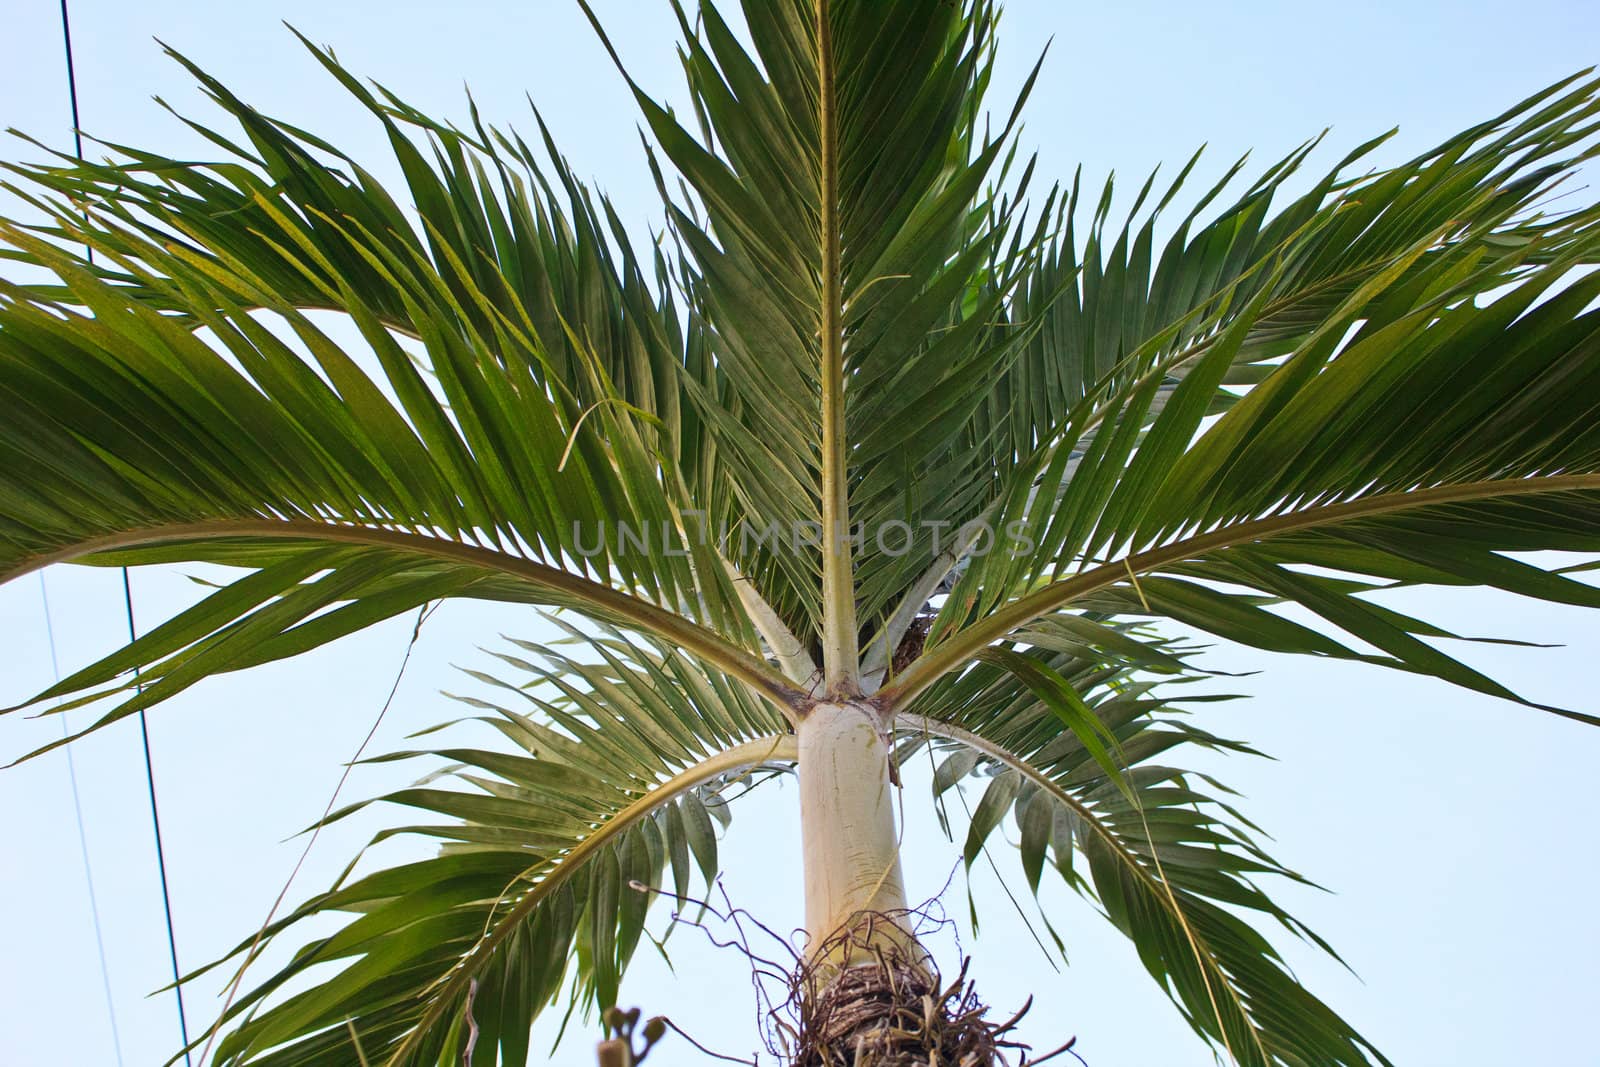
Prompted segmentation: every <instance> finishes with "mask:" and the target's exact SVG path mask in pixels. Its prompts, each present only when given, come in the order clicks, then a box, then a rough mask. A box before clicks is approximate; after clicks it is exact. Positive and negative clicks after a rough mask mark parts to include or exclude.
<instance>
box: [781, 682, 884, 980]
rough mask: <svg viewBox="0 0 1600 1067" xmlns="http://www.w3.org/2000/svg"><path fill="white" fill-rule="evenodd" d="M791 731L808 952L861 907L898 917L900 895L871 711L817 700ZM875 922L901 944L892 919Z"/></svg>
mask: <svg viewBox="0 0 1600 1067" xmlns="http://www.w3.org/2000/svg"><path fill="white" fill-rule="evenodd" d="M797 734H798V741H799V754H800V838H801V845H802V848H803V849H804V859H805V890H806V931H807V933H808V934H809V935H810V943H811V946H812V949H813V951H815V949H816V948H817V947H818V946H820V945H822V944H823V943H824V942H825V941H827V940H828V939H830V938H831V937H832V936H833V935H834V934H836V933H837V932H839V931H840V930H841V929H843V928H845V927H847V926H850V925H853V924H854V922H855V921H856V920H858V919H859V918H861V917H862V916H863V914H864V913H885V912H886V913H888V914H889V915H891V916H893V917H894V918H896V919H899V920H902V924H903V918H904V913H905V909H906V894H905V883H904V880H903V879H902V876H901V873H900V849H899V842H898V840H897V838H896V834H895V823H894V801H893V794H892V792H891V790H890V786H889V749H888V745H887V744H886V743H885V740H884V737H883V735H882V734H881V733H880V732H879V719H878V716H877V714H876V712H874V711H873V710H871V709H870V708H865V707H862V706H860V705H855V704H818V705H815V706H814V707H813V708H812V709H811V710H810V712H808V713H807V714H806V716H805V717H804V718H803V719H802V720H801V721H800V725H799V727H798V730H797ZM878 925H881V926H883V927H884V929H883V931H882V935H883V937H884V939H885V940H886V941H889V940H892V941H895V942H898V943H901V944H902V945H903V944H904V941H905V937H904V935H903V933H902V928H901V926H900V925H895V924H886V923H879V924H878ZM828 955H832V953H831V952H830V953H828ZM813 962H816V961H815V960H813ZM838 962H842V961H838Z"/></svg>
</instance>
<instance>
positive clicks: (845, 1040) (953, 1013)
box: [788, 915, 1027, 1067]
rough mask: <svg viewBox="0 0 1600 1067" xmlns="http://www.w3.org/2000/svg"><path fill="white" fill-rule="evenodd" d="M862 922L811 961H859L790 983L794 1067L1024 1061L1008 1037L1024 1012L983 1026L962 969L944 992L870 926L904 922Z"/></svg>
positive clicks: (952, 1066) (921, 960)
mask: <svg viewBox="0 0 1600 1067" xmlns="http://www.w3.org/2000/svg"><path fill="white" fill-rule="evenodd" d="M863 918H864V919H865V920H866V921H864V922H861V923H858V924H857V925H855V926H853V927H851V928H850V929H849V930H847V931H841V932H840V933H839V934H837V935H835V939H836V940H837V941H838V942H839V943H838V944H830V945H828V946H826V949H827V950H826V951H823V952H821V953H817V954H816V955H814V956H813V957H812V958H813V959H830V958H832V959H837V958H840V957H848V958H850V959H852V960H855V961H857V962H855V963H853V964H852V965H851V966H848V967H846V968H844V969H843V970H837V969H835V968H833V967H829V966H802V967H801V969H800V970H799V971H798V972H797V973H796V975H795V979H794V986H793V989H792V991H791V996H790V1002H789V1005H788V1009H789V1011H790V1012H792V1013H793V1017H794V1019H795V1023H796V1026H795V1031H796V1033H795V1049H794V1056H793V1059H792V1060H791V1063H792V1064H793V1065H794V1067H992V1065H996V1064H1002V1063H1005V1062H1006V1060H1005V1058H1004V1052H1005V1050H1008V1049H1011V1050H1016V1051H1018V1052H1019V1053H1021V1054H1025V1053H1026V1050H1027V1046H1026V1045H1023V1044H1021V1043H1019V1042H1016V1041H1012V1040H1009V1039H1008V1037H1007V1035H1008V1034H1010V1033H1011V1032H1012V1031H1013V1030H1014V1029H1015V1027H1016V1025H1017V1022H1018V1020H1020V1019H1021V1018H1022V1014H1023V1012H1025V1011H1026V1010H1027V1007H1026V1006H1024V1008H1023V1010H1022V1011H1020V1012H1018V1013H1017V1014H1016V1015H1014V1016H1012V1017H1011V1018H1010V1019H1008V1020H1006V1021H1005V1022H1002V1023H994V1022H991V1021H989V1020H988V1019H987V1018H986V1015H987V1013H988V1008H987V1007H986V1006H985V1005H984V1004H983V1003H982V1002H981V1001H979V999H978V997H977V994H976V992H975V991H974V989H973V983H972V982H970V981H969V980H968V979H967V965H966V963H965V962H963V963H962V965H961V970H960V972H959V973H958V974H957V975H956V976H955V979H954V980H953V981H951V982H950V983H949V984H948V985H947V984H945V982H944V980H943V979H942V978H941V977H940V975H939V971H938V969H937V967H935V966H934V963H933V959H932V958H931V957H930V956H929V955H928V954H927V953H926V952H923V951H922V950H921V949H920V947H918V946H915V944H914V943H913V948H912V949H911V950H909V951H908V950H905V949H902V948H900V947H899V945H898V944H897V943H896V942H892V941H891V942H885V941H884V940H883V939H882V938H880V937H875V936H874V933H873V926H874V925H884V926H888V927H889V928H892V929H904V928H905V927H906V925H907V916H905V915H875V916H869V917H863ZM835 939H830V940H835ZM847 942H848V943H847Z"/></svg>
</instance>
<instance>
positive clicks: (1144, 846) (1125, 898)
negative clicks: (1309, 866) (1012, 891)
mask: <svg viewBox="0 0 1600 1067" xmlns="http://www.w3.org/2000/svg"><path fill="white" fill-rule="evenodd" d="M1024 639H1025V640H1026V641H1027V642H1028V645H1027V646H1025V647H1024V648H1021V649H1010V650H1007V651H1006V652H1005V654H1004V655H1003V656H997V657H991V658H988V659H986V660H985V662H983V663H979V664H977V665H975V666H974V667H973V668H972V669H971V670H969V671H967V672H966V673H964V674H962V675H960V676H959V677H955V678H948V679H946V680H945V681H944V682H941V683H940V684H939V685H938V686H936V687H934V688H933V689H931V690H929V691H928V692H927V693H925V694H924V695H923V696H922V697H921V698H920V699H919V700H918V702H917V703H916V704H915V705H914V708H915V711H914V712H913V713H910V714H908V715H907V716H905V717H904V718H903V722H902V731H903V733H902V737H903V738H904V742H903V744H902V747H901V750H900V753H899V754H900V757H901V758H902V759H915V758H921V757H920V756H918V755H917V753H918V752H920V751H921V750H922V749H923V748H927V750H928V758H935V759H937V761H938V762H937V766H936V769H935V771H934V774H933V789H934V795H935V802H936V803H938V804H940V805H941V813H942V812H943V810H944V809H945V808H948V807H949V806H950V803H949V801H948V799H941V798H944V797H945V796H946V794H948V793H949V791H950V790H951V789H953V788H957V787H959V786H960V785H961V784H963V783H970V784H975V785H978V784H981V786H982V792H981V793H980V794H979V795H978V800H977V802H976V804H975V805H973V806H972V808H971V817H970V819H969V820H968V827H967V833H966V837H965V839H964V842H963V845H962V852H963V855H964V857H965V859H966V862H967V865H968V866H969V867H970V866H971V865H972V863H973V861H974V860H975V859H976V858H977V857H978V855H979V853H980V851H981V850H982V849H983V848H984V847H985V843H986V842H988V841H991V840H993V839H994V838H995V837H996V836H998V835H996V833H995V831H996V830H997V829H999V827H1000V826H1001V825H1002V823H1004V822H1005V821H1006V820H1007V819H1008V818H1009V819H1010V821H1011V822H1012V823H1013V825H1014V829H1015V832H1016V842H1017V850H1018V854H1019V858H1020V860H1021V867H1022V873H1023V875H1024V878H1025V880H1026V882H1027V884H1028V886H1029V888H1030V889H1032V890H1033V892H1034V893H1035V894H1037V893H1038V891H1039V886H1040V882H1041V878H1042V876H1043V872H1044V869H1045V867H1046V866H1047V864H1048V865H1049V866H1050V867H1052V868H1053V869H1054V870H1055V871H1056V872H1057V873H1058V874H1059V875H1060V877H1061V878H1062V879H1063V881H1064V882H1065V883H1066V884H1067V885H1068V886H1070V887H1071V888H1072V889H1074V890H1075V891H1077V892H1078V893H1080V894H1082V895H1083V896H1085V897H1086V898H1088V899H1089V900H1090V901H1093V902H1095V903H1097V904H1099V905H1100V907H1101V908H1102V909H1103V910H1104V914H1105V915H1106V917H1107V918H1108V919H1109V920H1110V921H1111V922H1112V924H1113V925H1115V926H1116V927H1117V929H1119V930H1120V931H1122V933H1123V934H1125V935H1126V936H1127V937H1128V938H1129V939H1130V940H1131V941H1132V942H1133V944H1134V946H1135V947H1136V948H1137V949H1138V952H1139V958H1140V960H1141V961H1142V962H1143V963H1144V965H1145V968H1146V969H1147V970H1148V971H1149V972H1150V974H1151V976H1152V977H1153V978H1155V980H1156V981H1157V982H1158V983H1159V984H1160V985H1161V987H1162V989H1163V990H1164V991H1165V992H1167V993H1168V994H1169V995H1170V996H1171V997H1172V998H1173V1000H1174V1001H1175V1002H1176V1003H1177V1004H1178V1006H1179V1007H1180V1008H1181V1009H1182V1011H1183V1013H1184V1017H1185V1018H1186V1019H1187V1020H1188V1022H1189V1023H1190V1025H1191V1026H1193V1027H1194V1029H1195V1030H1196V1031H1197V1032H1198V1033H1199V1034H1201V1035H1202V1036H1203V1037H1205V1038H1206V1039H1207V1040H1209V1041H1211V1042H1212V1043H1213V1044H1214V1045H1215V1046H1216V1047H1217V1049H1218V1050H1219V1051H1220V1052H1225V1053H1226V1054H1227V1055H1228V1056H1229V1057H1230V1058H1231V1062H1234V1063H1237V1064H1239V1065H1240V1067H1271V1065H1274V1064H1288V1063H1307V1064H1309V1063H1317V1064H1330V1065H1332V1064H1341V1065H1351V1067H1356V1065H1363V1067H1364V1065H1366V1064H1370V1063H1373V1062H1378V1063H1387V1062H1388V1061H1386V1060H1385V1059H1384V1058H1383V1057H1382V1056H1381V1055H1380V1054H1379V1053H1378V1052H1377V1050H1376V1049H1375V1048H1373V1047H1372V1045H1371V1044H1370V1043H1368V1042H1367V1041H1366V1040H1365V1039H1364V1038H1362V1037H1361V1036H1360V1035H1359V1034H1358V1033H1356V1032H1355V1031H1354V1030H1353V1029H1352V1028H1351V1027H1350V1026H1349V1024H1347V1023H1346V1022H1344V1020H1342V1019H1340V1018H1339V1016H1338V1015H1336V1014H1335V1013H1334V1012H1333V1011H1332V1010H1331V1009H1329V1008H1328V1007H1327V1005H1325V1004H1323V1003H1322V1002H1321V1001H1320V1000H1318V999H1317V998H1316V997H1315V996H1313V995H1312V994H1311V993H1310V992H1309V991H1307V990H1306V989H1305V988H1304V987H1303V986H1302V985H1301V984H1300V983H1299V981H1298V980H1297V979H1296V978H1295V976H1294V975H1293V974H1292V973H1291V972H1290V971H1289V970H1288V968H1287V966H1286V965H1285V964H1284V962H1283V960H1282V958H1281V957H1280V956H1279V954H1278V952H1277V950H1276V949H1275V948H1273V946H1272V943H1271V942H1270V941H1269V940H1268V939H1267V938H1266V937H1265V936H1264V935H1263V933H1262V932H1261V931H1260V930H1258V929H1257V927H1256V925H1255V923H1254V922H1252V921H1249V920H1248V919H1247V918H1246V916H1254V917H1255V918H1256V919H1258V920H1260V919H1264V920H1267V921H1268V922H1269V923H1271V924H1272V925H1275V926H1280V927H1282V928H1283V929H1285V930H1287V931H1288V932H1290V933H1292V934H1294V935H1295V936H1297V937H1302V938H1305V939H1307V940H1309V941H1311V942H1313V943H1314V944H1316V945H1319V946H1320V947H1322V948H1324V949H1328V946H1327V945H1326V944H1325V943H1324V942H1322V941H1321V940H1320V939H1319V938H1317V937H1316V935H1315V934H1314V933H1312V932H1311V931H1310V930H1308V929H1307V928H1306V927H1304V926H1303V925H1301V924H1300V923H1299V922H1298V921H1297V920H1295V919H1294V918H1293V917H1292V916H1291V915H1289V914H1288V913H1287V912H1285V911H1284V910H1283V909H1282V908H1281V907H1280V906H1279V905H1278V904H1276V903H1275V902H1274V901H1273V900H1272V898H1271V897H1270V896H1269V895H1268V893H1267V891H1266V889H1265V888H1264V887H1263V885H1262V884H1261V882H1262V879H1263V877H1264V876H1277V877H1280V878H1287V879H1290V880H1293V881H1303V879H1301V878H1300V876H1299V875H1297V874H1295V873H1294V872H1292V871H1290V870H1287V869H1286V868H1284V867H1282V866H1281V865H1280V864H1278V863H1277V862H1276V861H1275V860H1273V859H1272V858H1271V857H1270V856H1269V855H1267V853H1266V852H1264V851H1263V850H1262V848H1261V845H1260V844H1259V843H1258V842H1257V840H1256V836H1257V831H1256V829H1255V827H1254V826H1253V824H1251V823H1249V822H1248V820H1246V819H1245V818H1244V816H1242V815H1241V814H1240V813H1239V812H1238V811H1237V810H1236V809H1235V808H1234V807H1233V806H1232V805H1231V804H1230V803H1228V802H1227V801H1226V800H1225V799H1224V795H1225V794H1227V793H1228V790H1227V789H1226V788H1225V787H1224V786H1222V785H1220V783H1217V782H1216V781H1215V780H1214V779H1212V778H1210V777H1209V776H1207V775H1204V774H1198V773H1195V772H1193V771H1185V770H1182V769H1181V768H1180V767H1177V766H1173V765H1171V764H1169V762H1168V760H1170V759H1172V758H1174V757H1181V756H1182V754H1183V753H1184V751H1185V750H1186V749H1187V750H1188V751H1190V752H1193V751H1194V750H1196V749H1199V748H1211V749H1222V750H1237V751H1243V752H1249V751H1250V749H1249V748H1248V747H1246V746H1244V745H1241V744H1239V743H1238V742H1233V741H1228V740H1225V739H1223V738H1219V737H1216V736H1214V735H1211V734H1209V733H1206V732H1205V731H1204V730H1201V729H1198V728H1197V727H1195V726H1193V725H1190V724H1189V723H1188V722H1187V721H1186V719H1187V718H1188V716H1186V715H1184V714H1183V710H1184V709H1182V708H1181V705H1182V704H1183V703H1185V701H1184V697H1183V694H1181V693H1169V692H1168V691H1166V690H1164V689H1163V690H1162V691H1161V692H1158V691H1157V690H1158V687H1161V686H1162V685H1163V683H1165V684H1169V685H1170V684H1171V683H1173V682H1195V681H1197V680H1199V677H1198V676H1196V675H1194V674H1192V673H1189V672H1187V671H1186V670H1185V668H1184V664H1185V661H1186V653H1185V651H1184V650H1182V649H1179V648H1177V647H1176V646H1174V645H1173V644H1172V643H1171V642H1170V641H1164V640H1161V639H1151V638H1150V637H1149V636H1148V635H1140V634H1138V633H1137V632H1133V631H1129V630H1126V629H1125V628H1121V627H1118V628H1114V629H1113V628H1108V627H1107V626H1106V625H1105V624H1103V623H1098V622H1095V621H1093V620H1090V619H1086V618H1084V617H1081V616H1073V615H1065V614H1062V615H1055V616H1050V617H1048V618H1046V619H1042V620H1040V621H1039V623H1038V624H1037V625H1036V626H1035V627H1033V628H1032V629H1030V630H1029V631H1027V633H1026V635H1025V638H1024ZM1107 646H1115V647H1116V648H1117V649H1118V652H1117V653H1116V654H1115V655H1110V656H1108V655H1107V654H1106V653H1104V652H1102V651H1101V649H1102V648H1104V647H1107ZM1194 699H1197V700H1201V701H1203V700H1206V699H1215V697H1209V696H1206V695H1201V696H1199V697H1197V698H1194ZM1060 921H1061V920H1060V918H1059V917H1058V916H1053V915H1050V916H1045V922H1046V923H1047V924H1048V925H1049V926H1050V927H1051V930H1052V934H1053V935H1054V927H1055V925H1056V924H1057V923H1059V922H1060ZM1056 936H1058V937H1059V935H1056ZM1058 943H1059V942H1058ZM1329 951H1331V949H1329Z"/></svg>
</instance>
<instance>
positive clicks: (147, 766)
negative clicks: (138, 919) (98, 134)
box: [61, 0, 192, 1067]
mask: <svg viewBox="0 0 1600 1067" xmlns="http://www.w3.org/2000/svg"><path fill="white" fill-rule="evenodd" d="M61 2H62V3H63V4H65V3H66V0H61ZM122 603H123V606H124V607H125V608H126V609H127V613H128V643H129V644H132V643H133V642H134V641H136V640H138V632H137V631H136V630H135V629H134V625H133V585H132V583H131V582H130V581H129V580H128V568H126V567H124V568H122ZM133 688H134V692H135V693H136V694H137V693H143V692H144V683H143V682H142V681H140V680H139V668H137V667H135V668H134V669H133ZM139 739H140V741H142V742H143V743H144V782H145V786H146V789H147V791H148V793H149V794H150V826H151V828H152V829H153V830H154V831H155V838H156V869H157V870H158V871H160V872H161V908H162V911H163V912H164V913H165V915H166V920H167V954H168V958H169V959H171V961H172V992H173V994H174V995H175V996H176V997H177V998H178V1032H179V1033H181V1034H182V1035H183V1050H184V1052H183V1062H184V1063H186V1064H190V1065H191V1067H192V1061H191V1060H190V1059H189V1019H188V1016H187V1015H186V1014H185V1012H184V1010H183V986H182V985H181V984H180V982H181V973H180V972H179V970H178V937H177V934H176V933H175V932H174V930H173V925H172V894H171V893H170V892H169V891H168V889H167V852H166V849H165V848H164V847H163V846H162V843H161V809H160V808H159V807H157V806H156V772H155V767H154V765H153V764H152V763H151V760H150V724H149V723H148V722H147V721H146V720H145V717H144V709H143V708H140V709H139Z"/></svg>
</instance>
